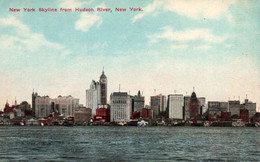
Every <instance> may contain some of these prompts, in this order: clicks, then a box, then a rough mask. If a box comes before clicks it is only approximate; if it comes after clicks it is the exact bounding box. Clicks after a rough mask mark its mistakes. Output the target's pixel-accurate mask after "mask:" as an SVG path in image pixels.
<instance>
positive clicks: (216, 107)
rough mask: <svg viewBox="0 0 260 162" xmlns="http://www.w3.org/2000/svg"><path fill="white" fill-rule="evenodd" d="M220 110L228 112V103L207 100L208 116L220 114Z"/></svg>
mask: <svg viewBox="0 0 260 162" xmlns="http://www.w3.org/2000/svg"><path fill="white" fill-rule="evenodd" d="M221 112H228V103H227V102H219V101H209V102H208V114H209V115H210V116H221Z"/></svg>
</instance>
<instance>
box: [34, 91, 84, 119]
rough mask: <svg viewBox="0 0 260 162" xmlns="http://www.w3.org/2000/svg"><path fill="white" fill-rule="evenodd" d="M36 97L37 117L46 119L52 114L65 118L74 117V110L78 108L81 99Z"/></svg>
mask: <svg viewBox="0 0 260 162" xmlns="http://www.w3.org/2000/svg"><path fill="white" fill-rule="evenodd" d="M35 94H36V95H37V96H33V97H34V101H35V102H34V105H35V117H37V118H44V117H47V116H48V115H49V114H50V113H52V112H57V113H59V114H61V115H63V116H64V117H68V116H73V115H74V108H75V107H78V105H79V99H77V98H74V97H72V96H71V95H69V96H58V97H57V98H54V99H52V98H50V97H49V96H39V95H38V94H37V93H35Z"/></svg>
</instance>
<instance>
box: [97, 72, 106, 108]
mask: <svg viewBox="0 0 260 162" xmlns="http://www.w3.org/2000/svg"><path fill="white" fill-rule="evenodd" d="M99 84H100V104H101V105H106V104H107V77H106V75H105V72H104V70H103V71H102V74H101V76H100V79H99Z"/></svg>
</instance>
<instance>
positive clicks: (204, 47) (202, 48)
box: [195, 45, 211, 50]
mask: <svg viewBox="0 0 260 162" xmlns="http://www.w3.org/2000/svg"><path fill="white" fill-rule="evenodd" d="M210 48H211V46H209V45H200V46H197V47H195V49H196V50H208V49H210Z"/></svg>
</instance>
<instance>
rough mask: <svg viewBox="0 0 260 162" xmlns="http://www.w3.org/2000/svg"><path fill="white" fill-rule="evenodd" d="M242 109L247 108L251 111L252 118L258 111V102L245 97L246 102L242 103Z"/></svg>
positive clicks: (250, 116)
mask: <svg viewBox="0 0 260 162" xmlns="http://www.w3.org/2000/svg"><path fill="white" fill-rule="evenodd" d="M241 108H242V109H244V108H245V109H247V110H248V112H249V118H252V117H253V116H254V115H255V113H256V103H253V102H251V101H249V100H248V99H245V102H244V103H243V104H242V105H241Z"/></svg>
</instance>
